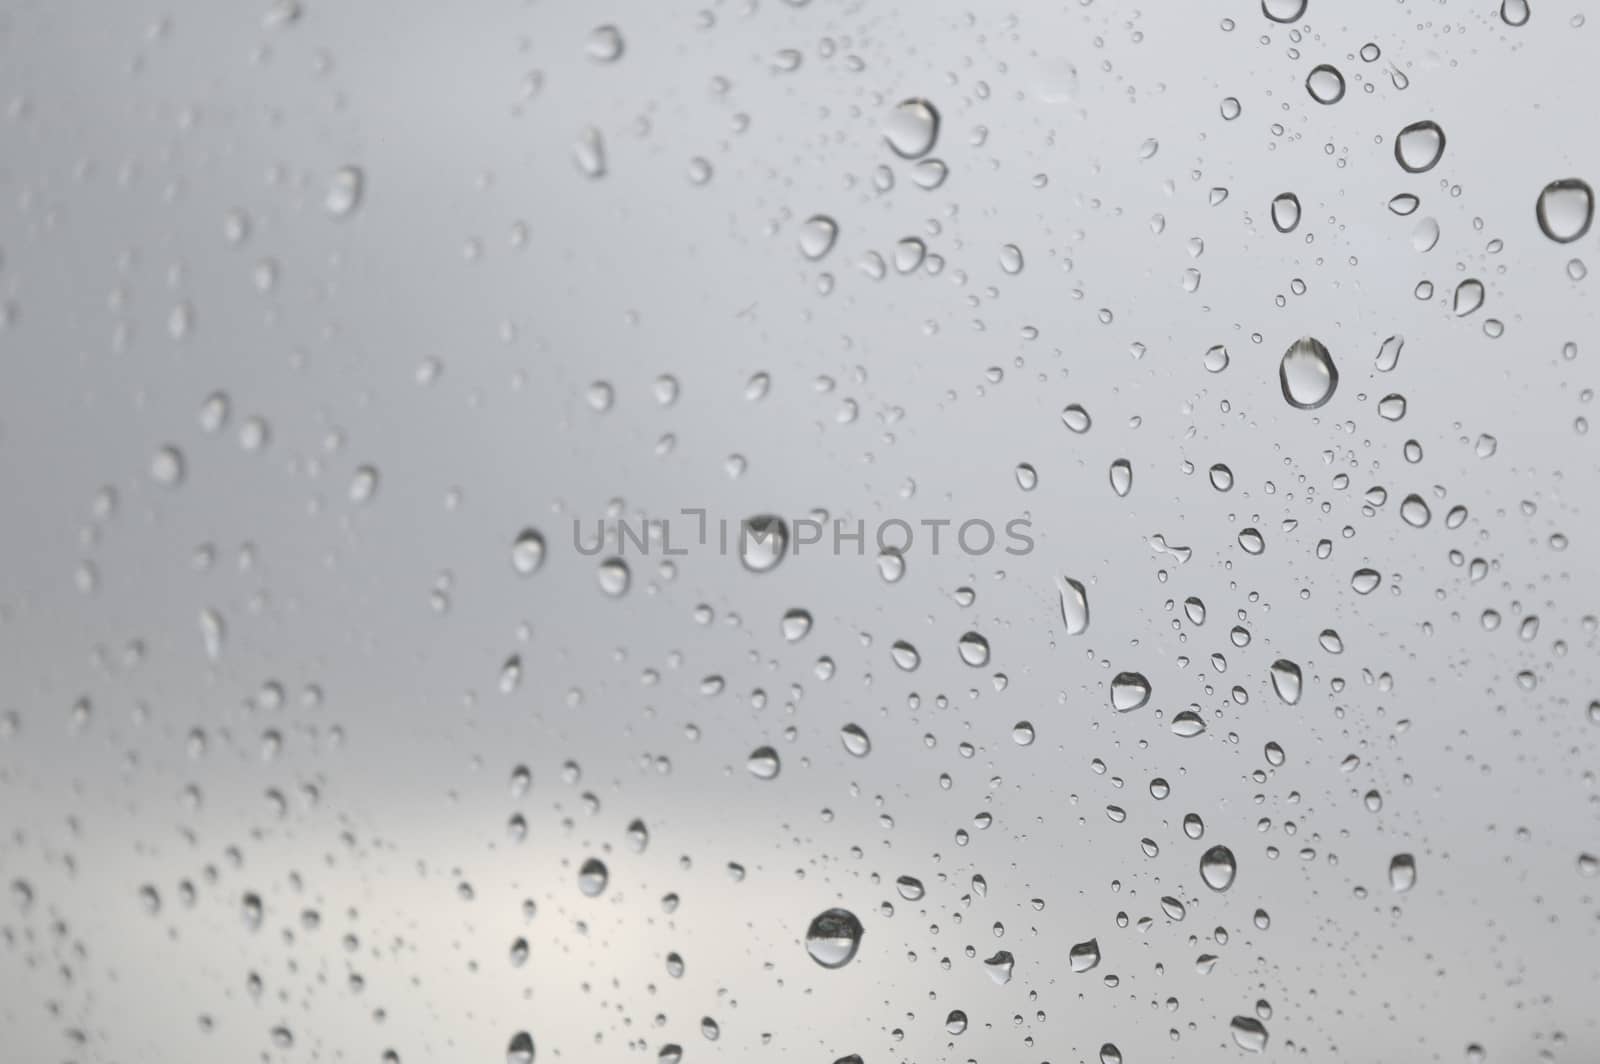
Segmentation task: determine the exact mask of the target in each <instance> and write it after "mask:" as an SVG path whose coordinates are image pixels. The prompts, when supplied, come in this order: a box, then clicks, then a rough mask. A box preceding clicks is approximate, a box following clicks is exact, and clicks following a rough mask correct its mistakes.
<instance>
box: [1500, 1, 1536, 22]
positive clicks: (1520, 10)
mask: <svg viewBox="0 0 1600 1064" xmlns="http://www.w3.org/2000/svg"><path fill="white" fill-rule="evenodd" d="M1530 14H1532V12H1531V11H1529V10H1528V0H1500V18H1501V20H1502V21H1504V22H1505V24H1506V25H1507V26H1526V25H1527V24H1528V16H1529V15H1530Z"/></svg>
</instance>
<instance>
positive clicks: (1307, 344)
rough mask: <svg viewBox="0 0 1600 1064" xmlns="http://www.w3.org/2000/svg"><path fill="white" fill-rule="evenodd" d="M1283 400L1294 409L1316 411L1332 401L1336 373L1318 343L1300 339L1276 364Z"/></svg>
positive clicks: (1330, 359) (1312, 340)
mask: <svg viewBox="0 0 1600 1064" xmlns="http://www.w3.org/2000/svg"><path fill="white" fill-rule="evenodd" d="M1278 383H1279V384H1280V385H1281V386H1282V388H1283V397H1284V399H1286V400H1288V403H1289V405H1290V406H1292V407H1294V408H1295V409H1296V410H1315V409H1317V408H1318V407H1320V406H1322V405H1323V404H1324V403H1326V402H1327V401H1328V400H1329V399H1331V398H1333V392H1334V389H1336V388H1338V387H1339V370H1338V369H1337V368H1336V367H1335V366H1334V364H1333V356H1332V355H1330V354H1329V353H1328V349H1327V348H1326V347H1324V346H1322V343H1321V341H1319V340H1315V339H1313V338H1312V337H1309V336H1302V337H1301V338H1300V339H1298V340H1296V341H1295V342H1294V343H1292V344H1290V345H1289V349H1288V350H1287V351H1285V352H1284V353H1283V360H1282V361H1281V362H1279V363H1278Z"/></svg>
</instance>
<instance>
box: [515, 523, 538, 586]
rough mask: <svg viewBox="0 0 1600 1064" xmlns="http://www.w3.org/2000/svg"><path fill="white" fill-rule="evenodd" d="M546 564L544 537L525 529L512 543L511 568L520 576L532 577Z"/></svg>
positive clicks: (532, 530) (534, 531)
mask: <svg viewBox="0 0 1600 1064" xmlns="http://www.w3.org/2000/svg"><path fill="white" fill-rule="evenodd" d="M543 564H544V536H542V535H540V534H539V532H538V531H537V530H536V529H532V528H525V529H523V530H522V531H521V532H519V533H517V538H516V539H514V540H512V542H511V568H512V569H513V570H515V571H516V573H517V575H518V576H532V575H533V574H534V573H536V572H538V571H539V567H540V566H541V565H543Z"/></svg>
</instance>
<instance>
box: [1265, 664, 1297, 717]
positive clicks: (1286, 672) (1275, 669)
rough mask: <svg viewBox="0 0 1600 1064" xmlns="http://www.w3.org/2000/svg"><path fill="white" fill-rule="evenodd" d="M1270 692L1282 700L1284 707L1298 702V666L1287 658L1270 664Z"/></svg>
mask: <svg viewBox="0 0 1600 1064" xmlns="http://www.w3.org/2000/svg"><path fill="white" fill-rule="evenodd" d="M1271 673H1272V690H1273V691H1274V692H1276V693H1277V696H1278V697H1279V698H1280V699H1282V700H1283V703H1284V704H1285V705H1289V706H1292V705H1295V704H1296V703H1297V702H1299V701H1300V686H1301V677H1300V666H1298V665H1296V664H1295V663H1294V662H1292V661H1290V660H1289V659H1288V658H1279V659H1278V660H1277V661H1274V662H1273V663H1272V669H1271Z"/></svg>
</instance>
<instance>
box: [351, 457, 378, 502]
mask: <svg viewBox="0 0 1600 1064" xmlns="http://www.w3.org/2000/svg"><path fill="white" fill-rule="evenodd" d="M376 494H378V470H377V469H376V468H374V467H373V466H369V465H365V466H362V467H360V468H359V469H357V470H356V472H355V475H354V476H353V477H351V478H350V501H351V502H353V503H355V504H356V505H357V506H361V505H364V504H366V503H369V502H371V501H372V497H373V496H374V495H376Z"/></svg>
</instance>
